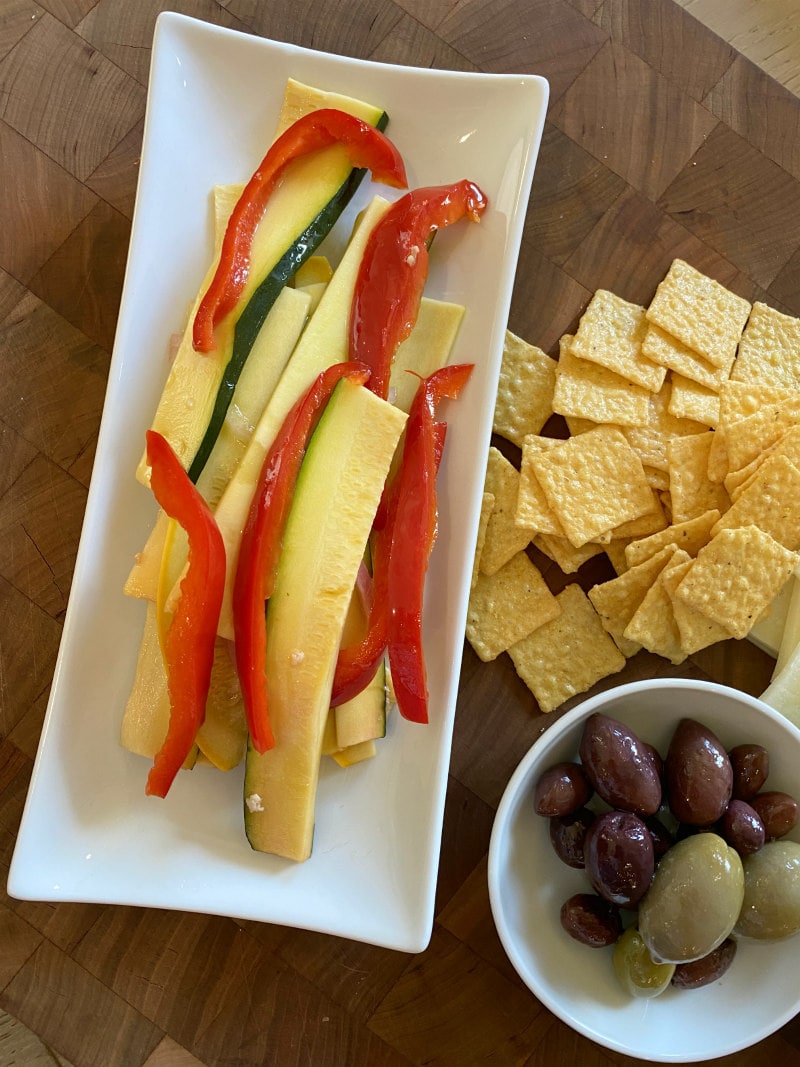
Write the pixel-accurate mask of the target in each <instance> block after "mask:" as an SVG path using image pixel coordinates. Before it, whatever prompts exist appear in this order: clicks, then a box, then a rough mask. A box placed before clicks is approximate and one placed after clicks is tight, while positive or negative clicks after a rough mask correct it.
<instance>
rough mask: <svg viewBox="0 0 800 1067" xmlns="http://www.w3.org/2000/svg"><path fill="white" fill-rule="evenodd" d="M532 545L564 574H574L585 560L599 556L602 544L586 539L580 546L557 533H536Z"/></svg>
mask: <svg viewBox="0 0 800 1067" xmlns="http://www.w3.org/2000/svg"><path fill="white" fill-rule="evenodd" d="M533 543H534V545H535V546H536V547H537V548H538V549H539V551H540V552H543V553H544V554H545V555H546V556H547V557H548V558H549V559H551V560H552V561H553V562H554V563H557V564H558V567H559V569H560V570H561V571H562V572H563V573H564V574H574V573H575V572H576V571H577V570H578V569H579V568H580V567H582V566H583V564H584V563H586V562H587V560H590V559H592V558H593V557H594V556H599V555H600V553H601V552H602V551H603V546H602V545H599V544H596V543H592V542H591V541H587V543H586V544H585V545H583V546H582V547H581V548H575V546H574V545H572V544H570V542H569V541H568V540H567V539H566V537H559V536H558V535H557V534H545V533H543V534H537V535H536V537H535V538H534V540H533Z"/></svg>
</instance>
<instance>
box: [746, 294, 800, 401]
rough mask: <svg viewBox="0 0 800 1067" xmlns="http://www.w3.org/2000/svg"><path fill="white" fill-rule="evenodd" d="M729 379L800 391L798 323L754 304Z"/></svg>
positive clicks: (799, 332)
mask: <svg viewBox="0 0 800 1067" xmlns="http://www.w3.org/2000/svg"><path fill="white" fill-rule="evenodd" d="M732 377H733V378H734V379H735V380H736V381H740V382H753V381H756V382H765V383H767V384H769V385H773V386H775V385H782V386H786V387H788V388H793V389H800V319H797V318H795V317H794V316H793V315H784V314H783V313H782V312H780V311H776V310H775V308H771V307H769V306H768V305H767V304H763V303H761V302H760V301H758V300H757V301H756V302H755V303H754V304H753V309H752V311H751V312H750V318H749V319H748V320H747V325H746V326H745V328H744V332H743V333H742V339H741V341H740V342H739V354H738V356H737V358H736V366H735V368H734V373H733V374H732Z"/></svg>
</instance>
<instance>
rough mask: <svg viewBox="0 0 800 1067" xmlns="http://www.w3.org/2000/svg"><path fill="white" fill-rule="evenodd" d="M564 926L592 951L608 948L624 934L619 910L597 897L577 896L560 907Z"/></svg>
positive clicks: (585, 894) (582, 894)
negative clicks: (592, 949) (593, 949)
mask: <svg viewBox="0 0 800 1067" xmlns="http://www.w3.org/2000/svg"><path fill="white" fill-rule="evenodd" d="M561 925H562V926H563V928H564V929H565V930H566V932H567V933H568V934H569V936H570V937H573V938H574V939H575V940H576V941H580V943H581V944H582V945H588V946H589V947H590V948H607V947H608V946H609V945H613V944H614V942H615V941H616V940H617V938H618V937H619V935H620V934H621V933H622V918H621V916H620V913H619V908H616V907H615V906H614V905H613V904H611V903H609V901H607V900H603V898H602V897H599V896H597V895H596V894H595V893H575V895H574V896H571V897H570V898H569V900H565V901H564V903H563V904H562V905H561Z"/></svg>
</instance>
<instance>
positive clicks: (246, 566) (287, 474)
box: [233, 362, 369, 752]
mask: <svg viewBox="0 0 800 1067" xmlns="http://www.w3.org/2000/svg"><path fill="white" fill-rule="evenodd" d="M342 378H350V379H351V380H352V381H355V382H359V383H363V382H366V381H367V379H368V378H369V370H368V369H367V368H366V367H364V366H363V365H361V364H358V363H352V362H351V363H336V364H334V365H333V366H331V367H328V368H327V370H324V371H323V372H322V373H321V374H320V375H319V376H318V377H317V378H316V379H315V380H314V382H313V383H312V385H311V387H310V388H309V389H308V391H307V392H306V393H305V395H304V396H302V397H301V398H300V399H299V400H298V401H297V403H296V404H295V406H294V407H293V408H292V410H291V411H290V412H289V414H288V415H287V416H286V419H285V420H284V422H283V425H282V427H281V429H280V431H279V433H278V435H277V437H276V438H275V441H274V442H273V444H272V447H271V448H270V449H269V451H268V452H267V455H266V457H265V459H264V463H263V466H262V468H261V474H260V477H259V481H258V486H257V488H256V492H255V494H254V495H253V499H252V502H251V504H250V510H249V512H248V515H247V522H246V524H245V528H244V531H243V533H242V541H241V546H240V549H239V562H238V564H237V567H236V575H235V578H234V586H233V628H234V649H235V656H236V668H237V671H238V674H239V683H240V685H241V688H242V697H243V700H244V706H245V711H246V714H247V724H248V728H249V730H250V738H251V740H252V743H253V746H254V748H255V749H256V751H258V752H265V751H266V750H267V749H268V748H272V747H273V746H274V744H275V738H274V736H273V734H272V728H271V726H270V723H269V708H268V703H267V689H266V684H265V673H264V672H265V667H266V657H267V634H266V621H265V617H264V602H265V600H268V599H269V597H270V594H271V593H272V590H273V588H274V584H275V571H276V568H277V565H278V557H279V555H280V549H281V541H282V538H283V531H284V527H285V525H286V519H287V516H288V514H289V508H290V506H291V502H292V494H293V491H294V486H295V482H296V481H297V473H298V471H299V469H300V464H301V463H302V461H303V456H304V455H305V450H306V446H307V444H308V440H309V438H310V437H311V434H312V432H313V430H314V427H315V426H316V424H317V422H318V420H319V417H320V415H321V414H322V411H323V409H324V407H325V405H326V404H327V402H328V400H329V398H330V395H331V393H332V392H333V389H334V387H335V386H336V384H337V382H339V381H340V380H341V379H342Z"/></svg>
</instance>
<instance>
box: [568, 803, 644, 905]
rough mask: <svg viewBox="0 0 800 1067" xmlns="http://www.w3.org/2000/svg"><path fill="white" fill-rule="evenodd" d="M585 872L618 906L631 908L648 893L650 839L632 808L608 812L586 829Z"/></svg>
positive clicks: (596, 886)
mask: <svg viewBox="0 0 800 1067" xmlns="http://www.w3.org/2000/svg"><path fill="white" fill-rule="evenodd" d="M583 851H584V858H585V863H586V873H587V874H588V876H589V881H590V882H591V883H592V887H593V888H594V889H595V891H596V892H598V893H599V894H600V896H601V897H603V898H604V899H605V900H608V901H610V902H611V903H612V904H618V905H619V906H620V907H625V908H627V907H632V906H633V905H634V904H636V903H637V902H638V901H639V900H641V898H642V897H643V896H644V894H645V893H646V892H647V890H648V888H649V886H650V882H651V881H652V879H653V871H654V870H655V852H654V849H653V839H652V837H651V836H650V831H649V830H648V829H647V827H646V826H645V824H644V822H643V821H642V820H641V819H640V818H639V817H638V815H634V814H633V812H631V811H607V812H605V813H604V814H603V815H599V816H598V817H597V818H596V819H595V821H594V822H593V823H592V825H591V826H590V827H589V829H588V830H587V832H586V840H585V842H584V848H583Z"/></svg>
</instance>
